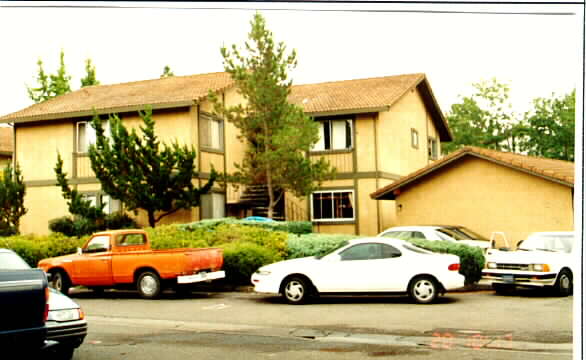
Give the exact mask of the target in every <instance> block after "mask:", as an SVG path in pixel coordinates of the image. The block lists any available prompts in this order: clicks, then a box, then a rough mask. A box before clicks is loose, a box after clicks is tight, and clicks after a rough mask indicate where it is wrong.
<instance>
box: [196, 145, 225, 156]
mask: <svg viewBox="0 0 586 360" xmlns="http://www.w3.org/2000/svg"><path fill="white" fill-rule="evenodd" d="M200 152H206V153H210V154H218V155H224V154H225V153H226V152H225V151H224V150H218V149H212V148H209V147H207V146H202V147H200Z"/></svg>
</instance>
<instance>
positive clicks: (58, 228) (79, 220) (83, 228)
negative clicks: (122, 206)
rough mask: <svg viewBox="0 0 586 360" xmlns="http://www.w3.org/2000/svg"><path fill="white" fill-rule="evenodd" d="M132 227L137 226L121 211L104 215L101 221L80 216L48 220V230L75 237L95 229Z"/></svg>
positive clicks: (89, 233) (87, 233)
mask: <svg viewBox="0 0 586 360" xmlns="http://www.w3.org/2000/svg"><path fill="white" fill-rule="evenodd" d="M132 228H138V225H137V224H136V222H135V221H134V220H133V219H132V218H131V217H130V216H128V215H127V214H125V213H122V212H116V213H113V214H108V215H106V217H105V218H104V221H103V222H101V223H97V222H96V221H95V220H91V219H89V218H84V217H80V216H73V217H72V216H62V217H59V218H56V219H52V220H50V221H49V230H51V231H52V232H55V233H61V234H63V235H66V236H77V237H80V236H84V235H91V234H92V233H94V232H96V231H102V230H106V229H110V230H116V229H132Z"/></svg>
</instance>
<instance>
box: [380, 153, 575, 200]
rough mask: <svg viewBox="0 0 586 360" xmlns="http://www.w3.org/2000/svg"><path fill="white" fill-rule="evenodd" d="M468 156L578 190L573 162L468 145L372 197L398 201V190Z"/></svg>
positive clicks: (384, 188)
mask: <svg viewBox="0 0 586 360" xmlns="http://www.w3.org/2000/svg"><path fill="white" fill-rule="evenodd" d="M466 156H474V157H477V158H481V159H484V160H487V161H491V162H493V163H496V164H499V165H502V166H507V167H509V168H512V169H515V170H518V171H523V172H525V173H528V174H531V175H535V176H538V177H541V178H544V179H547V180H550V181H553V182H557V183H559V184H562V185H566V186H569V187H574V163H573V162H569V161H562V160H553V159H547V158H541V157H534V156H527V155H522V154H516V153H510V152H502V151H496V150H489V149H483V148H479V147H475V146H467V147H464V148H462V149H460V150H458V151H455V152H453V153H451V154H449V155H447V156H445V157H444V158H442V159H440V160H438V161H435V162H433V163H431V164H429V165H427V166H426V167H424V168H421V169H419V170H417V171H415V172H413V173H411V174H409V175H407V176H405V177H403V178H401V179H399V180H398V181H397V182H395V183H393V184H390V185H387V186H385V187H383V188H381V189H379V190H377V191H375V192H374V193H372V194H370V197H371V198H373V199H377V200H382V199H387V200H394V199H395V191H396V190H400V189H401V188H403V187H406V186H408V185H409V184H411V183H413V182H414V181H416V180H419V179H421V178H423V177H425V176H427V175H429V174H430V173H433V172H434V171H436V170H439V169H441V168H442V167H444V166H446V165H448V164H450V163H452V162H454V161H458V160H459V159H462V158H464V157H466Z"/></svg>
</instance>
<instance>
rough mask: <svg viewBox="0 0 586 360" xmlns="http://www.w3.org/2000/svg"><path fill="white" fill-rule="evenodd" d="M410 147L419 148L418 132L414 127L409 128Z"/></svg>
mask: <svg viewBox="0 0 586 360" xmlns="http://www.w3.org/2000/svg"><path fill="white" fill-rule="evenodd" d="M411 147H412V148H414V149H419V133H418V132H417V130H415V129H411Z"/></svg>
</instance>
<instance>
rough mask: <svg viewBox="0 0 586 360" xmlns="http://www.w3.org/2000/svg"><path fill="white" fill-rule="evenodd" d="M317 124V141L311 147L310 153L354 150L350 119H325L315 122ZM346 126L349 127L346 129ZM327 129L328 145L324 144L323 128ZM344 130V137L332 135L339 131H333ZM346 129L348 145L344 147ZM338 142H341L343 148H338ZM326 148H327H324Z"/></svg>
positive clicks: (351, 121) (352, 122) (352, 126)
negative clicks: (328, 135) (348, 137)
mask: <svg viewBox="0 0 586 360" xmlns="http://www.w3.org/2000/svg"><path fill="white" fill-rule="evenodd" d="M317 121H318V123H319V125H320V126H319V140H318V141H317V142H316V143H315V145H314V146H313V149H312V151H339V150H351V149H353V148H354V121H353V120H352V119H351V118H346V119H325V120H317ZM346 124H349V125H350V126H349V127H346ZM326 126H327V127H328V129H329V134H330V139H329V143H328V144H326V143H325V130H324V129H325V127H326ZM342 127H343V129H344V136H343V138H341V137H340V136H335V135H334V134H339V131H336V130H335V129H336V128H338V129H340V128H342ZM346 129H348V131H349V132H350V134H349V135H350V144H349V145H348V146H346V136H347V135H348V133H347V132H346ZM339 142H343V143H344V145H343V147H342V146H340V145H339V144H336V143H339ZM326 147H327V148H326Z"/></svg>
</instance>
